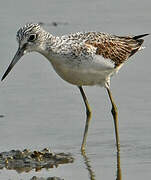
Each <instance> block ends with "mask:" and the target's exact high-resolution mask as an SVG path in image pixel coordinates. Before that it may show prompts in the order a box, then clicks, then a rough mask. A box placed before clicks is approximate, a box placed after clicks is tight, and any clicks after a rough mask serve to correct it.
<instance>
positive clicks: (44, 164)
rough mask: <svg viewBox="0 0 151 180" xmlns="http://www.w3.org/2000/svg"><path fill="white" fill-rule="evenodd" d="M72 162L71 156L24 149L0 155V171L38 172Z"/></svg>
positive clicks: (47, 150) (48, 150)
mask: <svg viewBox="0 0 151 180" xmlns="http://www.w3.org/2000/svg"><path fill="white" fill-rule="evenodd" d="M73 161H74V158H73V157H72V156H71V154H67V153H54V152H52V151H51V150H50V149H48V148H45V149H43V150H41V151H30V150H28V149H24V150H23V151H20V150H11V151H8V152H2V153H0V169H3V168H6V169H8V170H16V171H17V172H18V173H21V172H29V171H31V170H33V169H34V170H35V171H40V170H41V169H42V168H46V169H49V168H53V167H58V166H59V165H60V164H66V163H73ZM32 180H34V179H32Z"/></svg>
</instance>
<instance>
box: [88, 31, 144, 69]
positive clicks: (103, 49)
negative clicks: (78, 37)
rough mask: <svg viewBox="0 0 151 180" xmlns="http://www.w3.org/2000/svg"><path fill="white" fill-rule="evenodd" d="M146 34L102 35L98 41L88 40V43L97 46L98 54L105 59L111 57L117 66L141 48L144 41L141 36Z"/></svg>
mask: <svg viewBox="0 0 151 180" xmlns="http://www.w3.org/2000/svg"><path fill="white" fill-rule="evenodd" d="M145 35H147V34H145ZM145 35H140V36H134V37H131V36H125V37H120V36H105V37H104V38H102V36H101V38H100V39H98V40H97V41H96V40H94V41H93V40H91V41H89V40H88V41H86V44H87V45H91V46H94V47H96V48H97V49H96V54H97V55H101V56H103V57H104V58H105V59H111V60H112V61H114V63H115V67H117V66H119V65H120V64H122V63H123V62H124V61H125V60H127V59H128V58H129V57H130V56H132V55H133V54H135V53H136V52H137V51H138V50H139V48H140V47H141V45H142V43H143V41H144V40H143V39H139V38H140V37H143V36H145Z"/></svg>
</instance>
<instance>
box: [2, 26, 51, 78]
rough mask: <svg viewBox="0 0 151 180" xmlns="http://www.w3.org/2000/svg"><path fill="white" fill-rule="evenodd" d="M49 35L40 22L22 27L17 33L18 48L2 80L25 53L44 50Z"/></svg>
mask: <svg viewBox="0 0 151 180" xmlns="http://www.w3.org/2000/svg"><path fill="white" fill-rule="evenodd" d="M48 36H49V34H48V33H47V32H46V31H44V30H43V28H42V27H41V26H40V25H39V24H32V23H31V24H26V25H25V26H24V27H22V28H20V29H19V30H18V31H17V35H16V39H17V42H18V45H19V46H18V50H17V52H16V54H15V56H14V58H13V60H12V61H11V63H10V65H9V66H8V68H7V70H6V72H5V73H4V75H3V77H2V79H1V80H3V79H4V78H5V77H6V76H7V75H8V73H9V72H10V71H11V69H12V68H13V67H14V65H15V64H16V63H17V62H18V61H19V60H20V58H21V57H22V56H23V55H24V54H26V53H29V52H32V51H42V49H43V48H44V42H45V39H46V38H48Z"/></svg>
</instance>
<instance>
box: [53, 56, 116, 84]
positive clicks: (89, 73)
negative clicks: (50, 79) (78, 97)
mask: <svg viewBox="0 0 151 180" xmlns="http://www.w3.org/2000/svg"><path fill="white" fill-rule="evenodd" d="M73 61H74V62H73ZM75 61H76V59H74V60H71V61H69V60H68V61H66V60H63V59H61V60H58V59H53V60H52V61H51V63H52V66H53V68H54V69H55V71H56V72H57V74H58V75H59V76H60V77H61V78H62V79H64V80H65V81H67V82H69V83H71V84H74V85H77V86H84V85H101V86H104V85H105V82H106V81H108V79H109V77H110V76H111V75H112V74H113V73H114V72H115V69H114V63H113V62H112V61H111V60H108V59H104V58H103V57H102V56H98V55H96V56H95V57H94V58H93V60H91V61H89V60H86V59H85V60H81V62H80V63H79V62H77V63H76V62H75Z"/></svg>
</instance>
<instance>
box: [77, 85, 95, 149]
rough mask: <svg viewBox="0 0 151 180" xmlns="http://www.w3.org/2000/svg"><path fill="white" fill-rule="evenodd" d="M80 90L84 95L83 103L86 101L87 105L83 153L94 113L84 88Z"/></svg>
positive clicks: (80, 87)
mask: <svg viewBox="0 0 151 180" xmlns="http://www.w3.org/2000/svg"><path fill="white" fill-rule="evenodd" d="M78 88H79V89H80V92H81V95H82V98H83V101H84V104H85V107H86V115H87V117H86V124H85V130H84V135H83V141H82V145H81V151H84V150H85V145H86V138H87V134H88V128H89V123H90V120H91V116H92V112H91V108H90V106H89V103H88V100H87V97H86V95H85V93H84V91H83V88H82V86H78Z"/></svg>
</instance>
